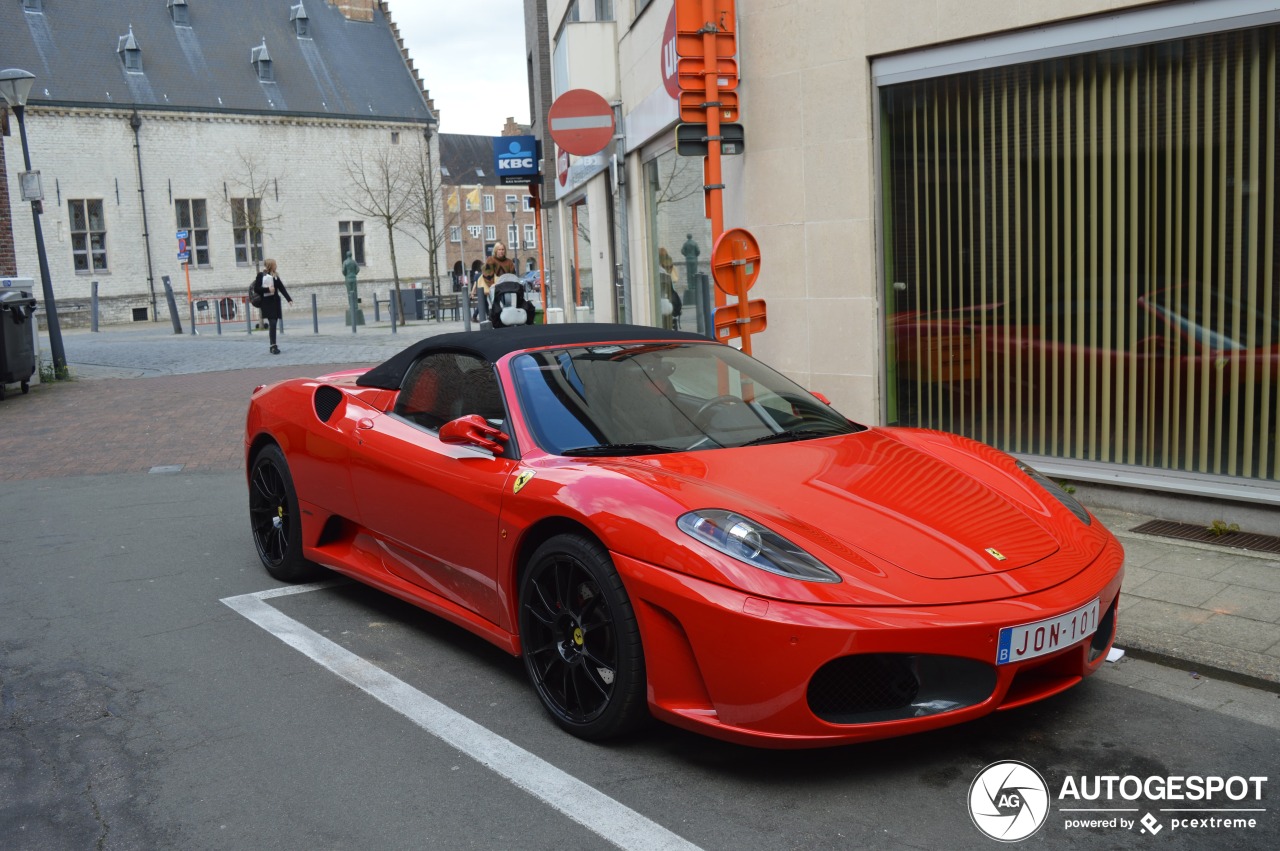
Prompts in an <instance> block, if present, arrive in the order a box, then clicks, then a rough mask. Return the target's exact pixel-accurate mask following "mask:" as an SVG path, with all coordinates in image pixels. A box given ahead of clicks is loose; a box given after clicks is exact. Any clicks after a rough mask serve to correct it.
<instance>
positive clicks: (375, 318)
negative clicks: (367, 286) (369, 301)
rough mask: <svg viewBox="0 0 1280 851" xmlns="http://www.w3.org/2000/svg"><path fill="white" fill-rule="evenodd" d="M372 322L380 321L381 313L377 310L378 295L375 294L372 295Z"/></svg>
mask: <svg viewBox="0 0 1280 851" xmlns="http://www.w3.org/2000/svg"><path fill="white" fill-rule="evenodd" d="M373 321H374V322H381V321H382V312H381V311H380V310H378V294H377V293H376V292H375V293H374V294H373Z"/></svg>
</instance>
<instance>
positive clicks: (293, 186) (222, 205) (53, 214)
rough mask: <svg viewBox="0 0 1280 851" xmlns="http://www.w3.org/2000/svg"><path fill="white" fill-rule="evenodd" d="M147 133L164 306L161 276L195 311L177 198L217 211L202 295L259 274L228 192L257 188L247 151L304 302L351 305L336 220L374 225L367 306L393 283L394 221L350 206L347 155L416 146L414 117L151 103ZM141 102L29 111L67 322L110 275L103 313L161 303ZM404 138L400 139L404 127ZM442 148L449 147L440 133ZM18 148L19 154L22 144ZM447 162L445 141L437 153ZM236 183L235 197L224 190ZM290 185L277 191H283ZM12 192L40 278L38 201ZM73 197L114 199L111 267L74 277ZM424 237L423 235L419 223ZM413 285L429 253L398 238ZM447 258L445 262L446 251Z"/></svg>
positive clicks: (12, 166)
mask: <svg viewBox="0 0 1280 851" xmlns="http://www.w3.org/2000/svg"><path fill="white" fill-rule="evenodd" d="M141 115H142V121H143V123H142V126H141V128H140V138H141V152H142V165H143V170H144V176H145V189H146V207H147V227H148V228H149V230H150V235H151V255H152V261H153V264H154V275H155V289H156V299H157V306H158V309H159V312H160V315H161V317H162V318H165V317H167V313H166V312H165V307H164V290H163V286H162V284H161V280H160V278H161V276H162V275H168V276H169V277H170V279H171V280H172V282H173V286H174V290H175V292H176V293H177V294H178V296H179V303H180V308H181V311H182V313H183V316H184V317H185V316H186V281H185V278H184V276H183V270H182V264H181V263H180V262H179V261H178V260H177V258H176V254H177V243H176V238H175V236H174V234H175V231H176V230H177V224H176V219H175V213H174V206H173V200H174V199H178V198H204V199H206V200H207V203H208V211H209V248H210V264H211V265H210V267H209V268H200V269H197V268H194V267H193V268H192V269H191V289H192V292H193V295H195V296H196V297H201V296H216V295H221V294H232V295H237V296H238V295H240V294H242V293H243V292H244V291H245V290H246V289H247V288H248V284H249V282H250V280H251V279H252V277H253V272H254V270H253V267H252V266H243V265H237V264H236V261H235V246H234V242H233V239H232V231H231V223H230V215H229V212H228V207H227V204H226V201H225V198H228V197H236V196H237V195H243V194H245V193H244V191H243V189H241V190H237V188H236V184H237V182H240V183H242V184H243V182H244V181H245V180H246V179H247V178H246V177H245V175H244V173H243V172H244V168H243V166H242V165H241V157H240V154H244V155H245V156H248V157H252V158H253V159H255V160H256V161H257V162H258V164H259V165H260V166H261V169H262V173H264V174H267V175H270V176H271V177H272V178H273V179H272V181H271V186H270V188H269V189H268V191H267V193H266V195H265V196H264V201H263V209H264V217H272V216H277V215H278V216H279V217H280V218H279V220H278V221H276V222H272V223H270V224H269V225H268V226H267V233H266V234H265V235H264V238H263V244H264V250H265V252H266V256H268V257H274V258H275V259H276V260H277V261H278V263H279V265H280V274H281V277H282V278H283V279H284V281H285V283H286V284H287V285H288V287H289V289H290V292H291V294H293V296H294V300H295V302H297V303H298V306H299V307H301V306H302V305H303V302H304V301H305V303H306V304H307V305H309V303H310V293H311V292H313V291H314V292H316V293H318V294H319V296H320V298H319V301H320V302H321V305H322V306H324V307H342V306H343V305H345V303H346V291H345V289H344V287H343V285H342V258H341V256H340V252H339V242H338V222H339V221H340V220H363V221H364V229H365V258H366V261H367V266H365V267H364V268H363V269H362V270H361V274H360V284H361V290H362V295H364V297H365V299H366V302H365V303H366V307H370V306H371V300H370V296H369V295H365V291H369V292H370V293H371V292H372V290H373V289H377V290H378V291H380V292H385V291H386V290H387V289H388V288H389V287H390V286H391V278H392V268H391V258H390V251H389V247H388V240H387V233H386V230H385V228H384V227H383V226H382V225H381V223H380V222H378V221H377V220H371V219H369V218H368V217H366V216H362V215H360V214H358V213H354V212H352V211H350V210H348V209H343V206H344V203H345V200H344V199H348V198H350V197H351V196H352V194H353V193H354V190H353V189H352V187H351V186H350V185H349V180H348V177H347V171H346V167H345V163H346V162H347V161H348V160H349V159H351V158H353V157H357V156H358V155H359V154H360V153H361V151H365V152H373V151H376V150H377V149H379V148H382V149H388V150H390V151H393V152H395V151H400V152H403V153H410V152H413V151H416V148H417V145H418V144H419V141H420V140H421V139H422V127H421V126H420V125H414V124H394V123H377V124H375V123H372V122H369V123H357V122H341V121H325V120H318V119H301V118H276V117H274V116H261V117H258V116H222V115H210V114H207V113H147V112H143V113H141ZM129 116H130V111H129V110H75V111H72V110H51V109H44V108H40V107H38V106H33V107H29V108H28V111H27V135H28V140H29V143H30V147H31V158H32V164H33V166H34V168H36V169H38V170H39V171H41V173H42V178H43V184H44V190H45V204H44V209H45V212H44V215H43V216H42V224H43V228H44V239H45V247H46V251H47V255H48V259H49V270H50V275H51V277H52V280H53V286H54V292H55V294H56V297H57V299H58V303H59V307H60V308H62V307H63V305H65V306H66V307H65V309H64V310H62V311H61V312H62V313H65V314H66V315H67V319H65V320H64V324H66V323H68V322H70V323H71V324H76V323H77V321H78V319H77V314H81V313H83V314H85V319H84V321H86V322H87V309H86V308H87V305H88V302H89V298H90V282H91V281H94V280H96V281H98V282H99V297H100V300H101V304H102V310H103V321H104V322H106V321H128V320H129V319H130V318H131V313H132V308H134V307H144V306H145V307H148V308H149V307H150V304H151V295H150V291H149V288H148V283H147V262H146V255H145V244H146V243H145V241H144V238H143V234H144V232H145V230H146V228H144V226H143V222H142V208H141V204H140V201H139V192H138V179H137V173H138V169H137V161H136V154H135V150H134V134H133V130H132V128H131V127H130V126H129ZM393 131H394V132H398V133H399V134H400V137H399V138H400V143H399V145H398V146H392V145H391V134H392V132H393ZM431 144H432V146H433V148H435V147H436V146H437V145H438V142H437V141H436V139H435V138H433V139H432V141H431ZM15 152H16V153H18V154H19V155H18V156H14V155H13V154H14V153H15ZM7 153H8V154H9V156H7V157H6V161H7V162H6V166H7V169H8V172H9V181H10V183H9V185H10V186H11V187H15V188H16V187H17V186H18V179H17V175H18V173H19V172H20V171H21V170H22V160H21V156H20V152H17V149H16V146H14V147H13V149H12V150H7ZM433 159H434V162H436V163H438V162H439V152H438V150H435V151H433ZM224 184H225V192H224ZM277 187H278V193H279V194H278V200H277ZM13 196H14V197H13V198H12V199H11V202H10V204H11V207H12V210H13V220H14V241H15V247H16V252H17V260H18V274H19V275H20V276H26V277H31V278H35V279H37V280H38V279H39V277H40V275H39V266H38V262H37V256H36V248H35V238H34V233H33V228H32V225H31V215H30V212H29V209H30V208H29V205H27V204H25V203H22V202H21V200H20V199H19V198H18V197H17V193H16V191H15V192H14V193H13ZM70 199H102V201H103V210H104V214H105V220H106V229H107V240H106V244H107V260H108V266H109V269H108V271H106V272H95V273H76V272H75V270H74V266H73V262H72V254H71V237H70V231H69V225H70V221H69V213H68V207H67V202H68V200H70ZM417 235H418V237H419V238H420V239H422V241H423V242H425V241H426V237H425V234H424V233H422V231H421V229H420V228H419V229H417ZM395 248H396V258H397V262H398V267H399V273H400V279H401V283H402V285H406V284H407V283H408V282H411V281H419V280H424V279H427V278H428V276H429V269H428V263H429V260H428V254H427V251H426V249H425V248H423V247H422V246H420V245H419V244H418V243H416V242H415V241H414V240H413V239H412V238H411V237H410V236H409V235H407V234H404V233H400V232H397V233H396V234H395ZM440 262H441V264H443V252H441V257H440Z"/></svg>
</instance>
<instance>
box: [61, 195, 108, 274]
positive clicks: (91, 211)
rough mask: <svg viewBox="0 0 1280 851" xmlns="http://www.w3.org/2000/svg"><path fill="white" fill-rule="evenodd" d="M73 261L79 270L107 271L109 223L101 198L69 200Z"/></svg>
mask: <svg viewBox="0 0 1280 851" xmlns="http://www.w3.org/2000/svg"><path fill="white" fill-rule="evenodd" d="M67 207H68V210H69V212H70V214H71V262H72V265H73V266H74V267H75V270H76V271H77V272H105V271H107V225H106V218H105V217H104V216H103V212H102V201H101V200H88V201H68V202H67Z"/></svg>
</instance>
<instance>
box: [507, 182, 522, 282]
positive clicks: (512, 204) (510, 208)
mask: <svg viewBox="0 0 1280 851" xmlns="http://www.w3.org/2000/svg"><path fill="white" fill-rule="evenodd" d="M517 203H518V202H517V201H515V200H513V199H511V198H508V199H507V212H508V213H510V214H511V233H513V234H515V237H516V238H515V239H514V240H508V241H509V242H514V245H512V246H511V262H512V263H513V264H514V265H515V270H516V274H517V275H519V274H520V230H519V228H517V227H516V204H517ZM508 236H510V234H508Z"/></svg>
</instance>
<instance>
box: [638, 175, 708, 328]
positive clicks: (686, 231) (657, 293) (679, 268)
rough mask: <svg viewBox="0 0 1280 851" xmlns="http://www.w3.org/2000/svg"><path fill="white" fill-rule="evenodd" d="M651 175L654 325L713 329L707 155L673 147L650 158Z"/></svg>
mask: <svg viewBox="0 0 1280 851" xmlns="http://www.w3.org/2000/svg"><path fill="white" fill-rule="evenodd" d="M645 175H646V178H647V179H646V180H645V186H646V188H647V193H646V201H647V204H648V212H649V234H650V239H652V242H651V244H650V251H651V252H652V254H651V255H650V257H649V263H648V266H649V281H650V287H651V289H650V293H651V295H652V299H653V303H652V306H651V310H652V316H653V318H654V324H655V325H658V326H660V327H663V328H671V329H676V330H684V331H696V332H698V333H700V334H710V333H711V324H710V320H709V318H708V316H707V315H706V308H709V306H710V304H711V301H712V300H711V295H710V292H709V290H707V287H709V286H711V284H710V272H711V221H710V220H709V219H708V218H707V217H706V215H705V211H704V209H703V200H702V196H703V191H702V159H701V158H699V157H682V156H679V155H677V154H676V152H675V151H667V152H666V153H664V154H662V155H661V156H659V157H657V158H656V159H653V160H650V161H649V162H647V163H645ZM699 305H703V306H704V308H700V307H699Z"/></svg>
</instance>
